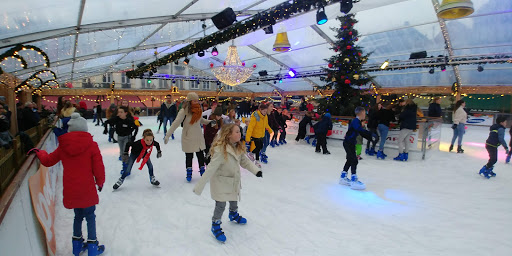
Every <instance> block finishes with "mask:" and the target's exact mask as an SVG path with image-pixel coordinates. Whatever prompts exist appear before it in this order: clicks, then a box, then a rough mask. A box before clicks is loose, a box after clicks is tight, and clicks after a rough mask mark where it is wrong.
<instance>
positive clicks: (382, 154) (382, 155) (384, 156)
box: [377, 150, 386, 160]
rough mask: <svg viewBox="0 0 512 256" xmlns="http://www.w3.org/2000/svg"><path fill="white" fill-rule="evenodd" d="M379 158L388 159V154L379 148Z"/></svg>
mask: <svg viewBox="0 0 512 256" xmlns="http://www.w3.org/2000/svg"><path fill="white" fill-rule="evenodd" d="M377 159H382V160H384V159H386V155H384V152H383V151H382V150H379V152H377Z"/></svg>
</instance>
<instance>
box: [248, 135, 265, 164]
mask: <svg viewBox="0 0 512 256" xmlns="http://www.w3.org/2000/svg"><path fill="white" fill-rule="evenodd" d="M251 141H254V146H255V148H254V149H253V150H252V153H254V155H255V157H256V160H260V151H261V149H262V148H263V138H251Z"/></svg>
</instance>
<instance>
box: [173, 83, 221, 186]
mask: <svg viewBox="0 0 512 256" xmlns="http://www.w3.org/2000/svg"><path fill="white" fill-rule="evenodd" d="M202 113H203V112H202V111H201V105H200V104H199V96H197V94H196V93H195V92H190V93H188V94H187V99H186V101H185V102H184V103H183V108H182V109H180V111H179V112H178V115H177V116H176V120H174V122H173V124H172V125H171V127H170V128H169V130H168V131H167V135H165V138H164V143H165V144H167V143H168V142H169V137H171V134H173V133H174V131H175V130H176V129H177V128H178V127H179V126H180V125H181V124H182V123H183V130H182V132H181V149H182V150H183V152H185V164H186V168H187V170H186V171H187V177H186V179H187V181H188V182H190V181H191V180H192V159H193V158H194V153H195V154H196V156H197V162H198V163H199V174H200V175H201V176H203V173H204V171H205V166H204V153H203V150H205V149H206V145H205V142H204V137H203V132H202V130H201V124H203V125H206V124H210V122H214V121H208V120H206V119H204V118H203V117H201V114H202Z"/></svg>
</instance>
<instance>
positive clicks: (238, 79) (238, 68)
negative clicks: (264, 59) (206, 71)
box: [212, 45, 254, 86]
mask: <svg viewBox="0 0 512 256" xmlns="http://www.w3.org/2000/svg"><path fill="white" fill-rule="evenodd" d="M212 65H213V64H212ZM212 71H213V74H214V75H215V77H217V79H219V81H221V82H223V83H225V84H227V85H230V86H235V85H239V84H241V83H243V82H245V81H246V80H247V79H249V77H250V76H251V75H252V72H253V71H254V68H249V67H245V63H242V62H241V61H240V57H238V51H237V50H236V46H234V45H231V46H230V47H229V49H228V56H227V57H226V60H225V61H224V66H222V67H216V68H212Z"/></svg>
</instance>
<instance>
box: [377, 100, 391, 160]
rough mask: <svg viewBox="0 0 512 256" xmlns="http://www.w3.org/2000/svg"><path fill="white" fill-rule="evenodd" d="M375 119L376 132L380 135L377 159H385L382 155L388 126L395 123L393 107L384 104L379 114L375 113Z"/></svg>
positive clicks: (384, 155)
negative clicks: (377, 121) (377, 122)
mask: <svg viewBox="0 0 512 256" xmlns="http://www.w3.org/2000/svg"><path fill="white" fill-rule="evenodd" d="M377 118H378V120H379V125H378V126H377V130H378V131H379V134H380V143H379V151H378V152H377V159H379V158H380V159H386V157H387V155H386V154H384V144H386V141H387V138H388V133H389V124H390V123H391V122H394V121H395V113H394V112H393V105H391V104H389V103H387V102H385V103H384V105H383V107H382V108H381V109H380V110H379V112H377Z"/></svg>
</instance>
